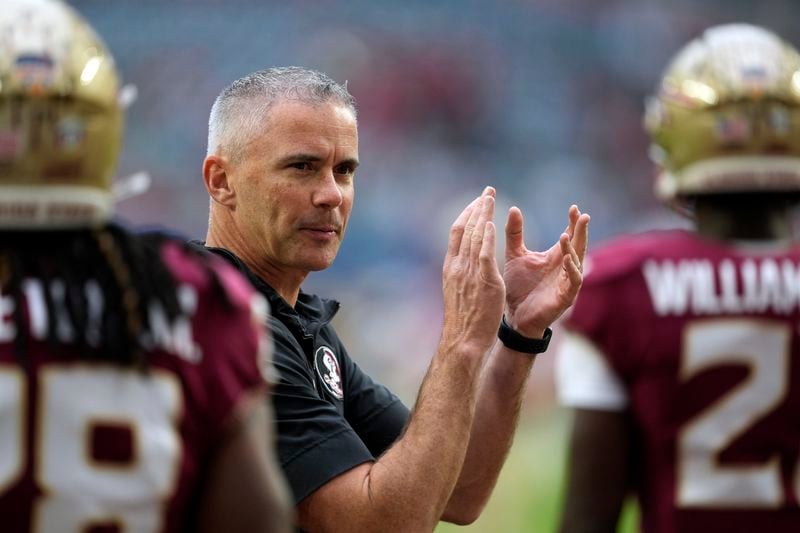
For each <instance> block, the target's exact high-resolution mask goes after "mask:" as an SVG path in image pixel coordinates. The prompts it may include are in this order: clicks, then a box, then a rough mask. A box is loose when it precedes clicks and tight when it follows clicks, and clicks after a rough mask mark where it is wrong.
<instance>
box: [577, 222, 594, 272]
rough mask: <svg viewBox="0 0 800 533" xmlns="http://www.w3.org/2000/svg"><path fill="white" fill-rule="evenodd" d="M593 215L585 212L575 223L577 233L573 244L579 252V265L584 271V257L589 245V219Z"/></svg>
mask: <svg viewBox="0 0 800 533" xmlns="http://www.w3.org/2000/svg"><path fill="white" fill-rule="evenodd" d="M590 220H591V217H590V216H589V215H588V213H583V214H582V215H581V216H580V217H579V218H578V221H577V223H576V224H575V234H574V235H573V237H572V246H573V248H575V250H576V252H577V253H578V261H579V262H578V266H579V267H580V269H581V271H583V259H584V257H586V250H587V248H588V247H589V221H590Z"/></svg>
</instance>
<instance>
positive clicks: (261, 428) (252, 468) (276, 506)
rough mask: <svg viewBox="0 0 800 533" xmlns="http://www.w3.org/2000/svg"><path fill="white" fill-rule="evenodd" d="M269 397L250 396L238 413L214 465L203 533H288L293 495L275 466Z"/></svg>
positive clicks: (205, 501) (207, 494)
mask: <svg viewBox="0 0 800 533" xmlns="http://www.w3.org/2000/svg"><path fill="white" fill-rule="evenodd" d="M271 420H272V417H271V413H270V412H269V402H268V400H267V398H266V394H265V393H263V392H259V393H256V394H251V395H250V396H249V397H247V398H245V399H244V400H243V401H240V402H239V405H238V406H237V409H236V413H235V415H234V417H233V419H232V420H231V422H230V423H229V427H228V430H227V432H226V434H225V436H224V437H223V440H222V442H221V445H220V447H219V449H218V450H217V453H216V454H215V457H214V459H213V462H212V464H211V468H210V472H209V477H208V483H207V485H206V486H207V488H206V492H205V495H204V501H203V505H202V507H201V509H202V514H201V516H200V531H201V532H202V533H212V532H218V531H258V532H265V533H266V532H269V533H289V532H290V531H292V529H291V524H292V510H291V502H290V498H289V491H288V489H287V487H286V483H285V481H284V479H283V477H282V474H281V471H280V468H279V467H278V464H277V462H276V461H275V454H274V453H273V451H272V450H273V449H274V448H275V443H274V440H273V438H272V423H271Z"/></svg>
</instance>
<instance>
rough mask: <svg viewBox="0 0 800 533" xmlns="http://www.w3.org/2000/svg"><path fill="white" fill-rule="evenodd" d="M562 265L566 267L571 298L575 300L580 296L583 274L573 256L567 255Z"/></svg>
mask: <svg viewBox="0 0 800 533" xmlns="http://www.w3.org/2000/svg"><path fill="white" fill-rule="evenodd" d="M561 264H562V266H563V267H564V271H565V272H566V273H567V277H568V278H569V287H570V288H569V292H568V294H569V295H570V298H574V297H575V296H576V295H577V294H578V289H580V287H581V283H583V274H582V273H581V270H580V269H579V268H578V266H577V265H576V264H575V261H574V259H573V258H572V256H571V255H565V256H564V259H563V260H562V263H561Z"/></svg>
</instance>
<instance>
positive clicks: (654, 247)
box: [584, 229, 699, 287]
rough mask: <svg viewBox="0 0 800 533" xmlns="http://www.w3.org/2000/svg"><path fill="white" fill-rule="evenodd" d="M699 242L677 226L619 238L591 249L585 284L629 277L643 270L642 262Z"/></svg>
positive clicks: (685, 249)
mask: <svg viewBox="0 0 800 533" xmlns="http://www.w3.org/2000/svg"><path fill="white" fill-rule="evenodd" d="M698 245H699V242H698V237H697V236H696V235H695V234H694V233H692V232H690V231H686V230H678V229H676V230H654V231H648V232H644V233H638V234H632V235H625V236H621V237H616V238H614V239H612V240H610V241H608V242H606V243H604V244H601V245H600V246H598V247H597V248H595V249H594V250H590V252H589V255H588V257H587V260H586V265H585V269H584V270H585V272H586V275H585V278H584V286H585V287H586V286H592V285H597V284H604V283H610V282H613V281H615V280H619V279H622V278H625V277H628V276H630V275H631V274H632V273H634V272H638V271H640V270H641V267H642V264H643V263H644V262H645V261H647V260H649V259H654V258H663V257H670V256H680V255H682V254H686V253H689V252H690V250H692V249H693V248H696V247H697V246H698Z"/></svg>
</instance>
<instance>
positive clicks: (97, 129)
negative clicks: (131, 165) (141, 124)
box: [0, 0, 122, 229]
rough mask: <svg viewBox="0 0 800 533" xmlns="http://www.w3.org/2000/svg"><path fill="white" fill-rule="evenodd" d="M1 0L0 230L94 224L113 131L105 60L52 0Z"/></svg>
mask: <svg viewBox="0 0 800 533" xmlns="http://www.w3.org/2000/svg"><path fill="white" fill-rule="evenodd" d="M2 4H3V5H2V9H0V228H19V229H25V228H30V229H37V228H70V227H72V228H74V227H86V226H92V225H97V224H100V223H102V222H104V221H105V220H107V219H108V218H109V217H110V215H111V207H112V197H111V192H110V186H111V177H112V173H113V172H114V169H115V167H116V161H117V156H118V152H119V148H120V143H121V136H122V110H121V107H120V105H119V102H118V92H119V78H118V76H117V72H116V68H115V65H114V60H113V58H112V57H111V54H109V52H108V50H107V49H106V47H105V45H104V44H103V43H102V41H101V40H100V38H99V37H98V36H97V35H96V34H95V32H94V31H93V30H92V28H91V27H90V26H89V25H88V24H87V22H86V21H85V20H84V19H83V18H81V16H80V15H78V14H77V13H76V12H75V11H74V10H73V9H72V8H70V7H69V6H67V5H66V4H64V3H62V2H61V1H60V0H2Z"/></svg>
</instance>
